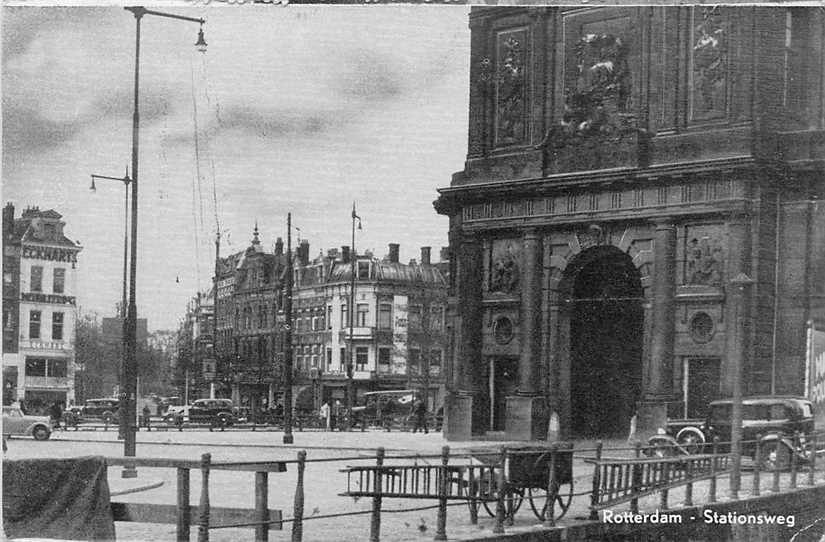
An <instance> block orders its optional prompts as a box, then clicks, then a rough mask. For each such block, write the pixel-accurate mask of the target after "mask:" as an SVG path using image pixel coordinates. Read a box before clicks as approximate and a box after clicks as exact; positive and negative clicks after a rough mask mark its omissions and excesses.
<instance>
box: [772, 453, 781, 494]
mask: <svg viewBox="0 0 825 542" xmlns="http://www.w3.org/2000/svg"><path fill="white" fill-rule="evenodd" d="M777 446H782V443H781V442H777ZM776 453H777V458H778V454H779V448H778V447H777V449H776ZM771 491H772V492H774V493H779V469H777V468H776V465H775V464H774V469H773V485H772V486H771Z"/></svg>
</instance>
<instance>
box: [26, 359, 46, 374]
mask: <svg viewBox="0 0 825 542" xmlns="http://www.w3.org/2000/svg"><path fill="white" fill-rule="evenodd" d="M26 376H46V360H45V359H44V358H26Z"/></svg>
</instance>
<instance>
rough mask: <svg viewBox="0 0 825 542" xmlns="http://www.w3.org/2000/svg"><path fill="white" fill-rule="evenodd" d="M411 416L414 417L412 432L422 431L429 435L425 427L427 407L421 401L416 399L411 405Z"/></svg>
mask: <svg viewBox="0 0 825 542" xmlns="http://www.w3.org/2000/svg"><path fill="white" fill-rule="evenodd" d="M413 415H414V416H415V425H414V426H413V431H412V432H413V433H416V432H418V430H419V429H422V430H423V431H424V432H425V433H429V432H430V430H429V428H428V427H427V406H426V405H425V404H424V401H422V400H421V399H417V400H416V401H415V403H413Z"/></svg>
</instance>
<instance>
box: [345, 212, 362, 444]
mask: <svg viewBox="0 0 825 542" xmlns="http://www.w3.org/2000/svg"><path fill="white" fill-rule="evenodd" d="M356 220H357V221H358V229H359V230H360V229H361V217H360V216H358V215H357V214H356V213H355V202H354V201H353V202H352V252H351V256H350V263H351V266H352V267H351V272H350V286H349V299H350V302H349V361H348V363H347V429H349V430H351V429H352V407H353V403H354V401H353V399H355V398H354V397H353V395H354V393H355V390H354V386H353V379H352V378H353V374H352V372H353V370H354V368H355V334H354V330H353V328H354V327H355V275H356V274H357V273H358V257H357V252H356V251H355V221H356Z"/></svg>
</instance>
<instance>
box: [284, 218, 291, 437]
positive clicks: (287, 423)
mask: <svg viewBox="0 0 825 542" xmlns="http://www.w3.org/2000/svg"><path fill="white" fill-rule="evenodd" d="M292 279H293V277H292V213H287V215H286V284H285V288H286V295H285V296H284V317H285V319H286V325H285V326H284V331H285V333H284V372H283V378H284V439H283V442H284V444H292V443H293V442H294V439H293V436H292V370H293V369H292Z"/></svg>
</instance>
